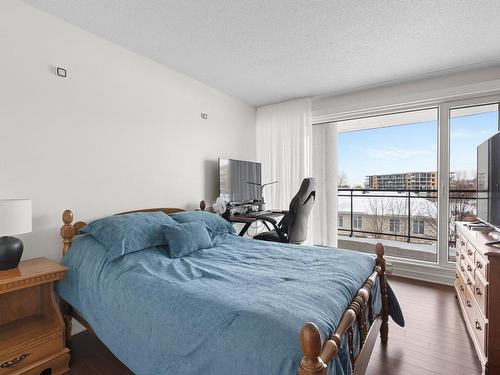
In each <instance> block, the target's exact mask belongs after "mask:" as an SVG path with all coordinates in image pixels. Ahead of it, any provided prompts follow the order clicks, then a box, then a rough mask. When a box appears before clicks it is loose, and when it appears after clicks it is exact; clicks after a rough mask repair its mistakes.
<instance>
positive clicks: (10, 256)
mask: <svg viewBox="0 0 500 375" xmlns="http://www.w3.org/2000/svg"><path fill="white" fill-rule="evenodd" d="M23 248H24V246H23V241H21V240H20V239H19V238H16V237H10V236H5V237H0V271H5V270H10V269H11V268H16V267H17V265H18V264H19V261H20V260H21V256H22V255H23Z"/></svg>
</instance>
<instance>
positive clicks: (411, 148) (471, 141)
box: [313, 96, 500, 269]
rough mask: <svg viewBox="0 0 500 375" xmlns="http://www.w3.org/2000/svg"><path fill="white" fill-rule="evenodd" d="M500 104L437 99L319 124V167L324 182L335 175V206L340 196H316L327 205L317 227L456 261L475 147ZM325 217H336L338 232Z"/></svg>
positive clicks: (473, 195)
mask: <svg viewBox="0 0 500 375" xmlns="http://www.w3.org/2000/svg"><path fill="white" fill-rule="evenodd" d="M499 102H500V96H496V97H484V98H472V99H467V100H460V101H453V102H452V101H450V102H437V103H435V104H434V105H429V107H428V108H422V109H413V108H412V109H411V110H406V111H403V110H401V111H399V112H393V113H380V111H378V110H377V113H376V115H371V116H370V115H366V113H363V114H362V115H360V116H358V117H356V116H353V117H352V119H347V120H346V119H345V118H342V119H341V120H338V121H332V122H329V123H322V124H317V125H314V128H313V141H314V142H315V147H314V148H313V154H314V155H313V164H314V165H315V166H319V167H317V168H316V167H315V168H316V169H315V175H317V176H318V177H320V178H319V181H321V180H322V177H324V178H323V181H325V182H324V184H325V185H326V184H328V183H329V184H332V182H331V181H334V179H333V178H332V177H335V176H336V177H337V187H338V199H337V202H336V203H337V204H336V205H335V204H332V203H331V202H332V200H333V197H334V196H335V195H333V196H332V195H329V194H325V195H323V196H322V197H321V199H322V200H321V199H318V205H321V204H322V202H327V204H325V206H323V210H322V211H320V210H316V212H317V213H321V215H322V216H321V215H317V217H319V218H320V219H321V220H323V221H321V222H320V223H321V224H322V225H316V224H315V226H314V228H316V230H320V229H321V228H326V230H328V231H329V232H328V236H327V239H328V241H330V239H331V238H334V237H335V234H337V238H338V246H339V247H341V248H347V249H352V250H357V251H365V252H373V251H374V244H375V243H376V242H382V243H383V244H385V245H386V246H385V249H386V254H387V255H389V256H392V257H394V258H406V262H408V261H409V260H418V261H427V262H430V263H437V264H438V265H440V266H442V267H449V268H450V269H452V267H453V265H452V264H450V262H454V261H455V253H456V247H455V246H456V244H455V231H456V224H455V223H456V222H457V221H475V220H478V217H477V205H478V200H480V199H482V196H481V195H479V197H478V191H477V177H476V174H477V172H476V168H477V166H476V164H477V146H478V145H479V144H481V143H482V142H484V141H485V140H486V139H488V138H489V137H491V136H492V135H493V134H495V133H496V132H498V131H499V130H500V118H499ZM323 117H324V116H323ZM318 150H319V151H318ZM318 155H319V157H318ZM331 170H334V171H336V172H335V173H333V175H332V173H331V172H330V171H331ZM325 171H326V172H325ZM327 190H328V186H325V187H324V188H323V191H327ZM318 191H319V190H318ZM320 195H321V193H320ZM330 212H331V213H330ZM334 215H335V216H334ZM337 215H338V216H337ZM325 217H326V218H329V217H330V218H331V217H333V218H334V219H335V218H338V225H337V233H335V232H334V231H332V230H331V228H335V225H328V223H329V222H332V220H331V219H328V220H327V221H324V218H325ZM321 230H322V229H321ZM315 238H316V237H315ZM323 238H324V237H323ZM315 241H316V239H315ZM318 244H319V243H318ZM400 261H401V259H400ZM419 264H421V263H419Z"/></svg>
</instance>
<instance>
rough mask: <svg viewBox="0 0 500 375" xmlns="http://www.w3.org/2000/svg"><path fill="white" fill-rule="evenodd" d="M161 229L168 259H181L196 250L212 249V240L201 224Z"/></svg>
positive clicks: (184, 224)
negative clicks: (168, 253) (168, 252)
mask: <svg viewBox="0 0 500 375" xmlns="http://www.w3.org/2000/svg"><path fill="white" fill-rule="evenodd" d="M161 228H162V230H163V235H164V236H165V240H166V241H167V244H168V249H169V251H170V258H182V257H185V256H187V255H189V254H192V253H194V252H195V251H197V250H201V249H209V248H211V247H212V239H211V238H210V235H209V233H208V230H207V226H206V225H205V224H204V223H203V222H200V221H194V222H191V223H183V224H174V225H162V226H161Z"/></svg>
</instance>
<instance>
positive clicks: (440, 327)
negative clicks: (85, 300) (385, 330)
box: [71, 277, 481, 375]
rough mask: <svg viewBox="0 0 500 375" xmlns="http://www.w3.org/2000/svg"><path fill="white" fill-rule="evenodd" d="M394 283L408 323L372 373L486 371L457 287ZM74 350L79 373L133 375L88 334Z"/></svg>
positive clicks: (376, 357)
mask: <svg viewBox="0 0 500 375" xmlns="http://www.w3.org/2000/svg"><path fill="white" fill-rule="evenodd" d="M390 283H391V286H392V288H393V289H394V291H395V293H396V295H397V296H398V299H399V302H400V304H401V307H402V309H403V313H404V315H405V319H406V327H405V328H400V327H399V326H397V325H396V324H394V323H392V322H391V323H390V324H389V343H388V345H387V347H385V348H384V347H382V346H381V345H380V340H379V341H377V344H376V346H375V349H374V352H373V354H372V358H371V360H370V365H369V367H368V371H367V374H368V375H402V374H404V375H420V374H425V375H435V374H442V375H448V374H450V375H452V374H453V375H459V374H463V375H479V374H481V368H480V365H479V360H478V359H477V358H476V356H475V354H474V349H473V346H472V342H471V341H470V339H469V336H468V335H467V332H466V328H465V325H464V323H463V320H462V318H461V316H460V310H459V307H458V304H457V301H456V300H455V295H454V292H453V288H452V287H448V286H442V285H436V284H430V283H424V282H420V281H414V280H407V279H401V278H395V277H393V278H391V279H390ZM71 350H72V353H71V354H72V359H71V373H72V374H74V375H92V374H96V375H122V374H132V372H131V371H130V370H128V369H127V368H126V367H125V366H124V365H123V364H122V363H121V362H120V361H119V360H118V359H116V357H114V356H113V354H112V353H111V352H110V351H109V350H108V349H107V348H106V347H105V346H104V345H103V344H102V343H101V342H100V341H99V340H97V339H96V338H95V337H94V336H92V335H91V334H89V333H87V332H83V333H80V334H78V335H75V336H74V337H73V340H72V345H71Z"/></svg>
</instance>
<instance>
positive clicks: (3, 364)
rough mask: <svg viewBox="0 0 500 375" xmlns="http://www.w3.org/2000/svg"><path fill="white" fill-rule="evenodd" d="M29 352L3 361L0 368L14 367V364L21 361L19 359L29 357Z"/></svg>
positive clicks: (22, 359)
mask: <svg viewBox="0 0 500 375" xmlns="http://www.w3.org/2000/svg"><path fill="white" fill-rule="evenodd" d="M30 354H31V353H24V354H21V355H20V356H19V357H16V358H14V359H12V360H10V361H7V362H4V363H2V364H1V365H0V367H1V368H12V367H16V365H17V364H18V363H19V362H21V361H24V360H25V359H26V358H28V357H29V355H30Z"/></svg>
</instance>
